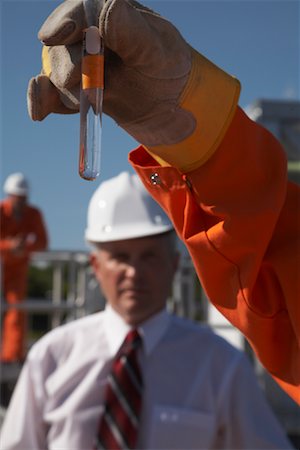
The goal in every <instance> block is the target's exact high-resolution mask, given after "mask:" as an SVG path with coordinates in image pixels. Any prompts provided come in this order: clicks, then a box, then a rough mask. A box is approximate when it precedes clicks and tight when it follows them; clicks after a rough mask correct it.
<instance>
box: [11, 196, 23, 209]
mask: <svg viewBox="0 0 300 450" xmlns="http://www.w3.org/2000/svg"><path fill="white" fill-rule="evenodd" d="M9 198H10V201H11V204H12V207H13V209H14V210H16V211H21V210H22V209H23V208H24V207H25V205H26V204H27V196H26V195H14V194H10V195H9Z"/></svg>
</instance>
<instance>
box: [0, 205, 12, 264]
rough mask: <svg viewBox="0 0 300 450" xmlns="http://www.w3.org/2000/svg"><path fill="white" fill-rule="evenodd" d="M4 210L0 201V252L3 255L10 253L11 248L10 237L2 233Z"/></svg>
mask: <svg viewBox="0 0 300 450" xmlns="http://www.w3.org/2000/svg"><path fill="white" fill-rule="evenodd" d="M4 220H5V219H4V210H3V203H2V202H1V203H0V254H1V256H5V255H6V254H9V253H10V250H11V248H12V245H11V239H10V238H8V237H7V236H5V235H4V233H3V223H4Z"/></svg>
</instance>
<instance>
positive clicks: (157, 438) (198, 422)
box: [149, 406, 216, 450]
mask: <svg viewBox="0 0 300 450" xmlns="http://www.w3.org/2000/svg"><path fill="white" fill-rule="evenodd" d="M215 429H216V419H215V416H214V415H213V414H211V413H207V412H201V411H195V410H191V409H184V408H174V407H170V406H155V407H154V410H153V415H152V420H151V423H150V430H149V449H155V450H158V449H172V450H175V449H180V450H191V449H209V448H210V446H211V445H212V442H213V440H214V437H215Z"/></svg>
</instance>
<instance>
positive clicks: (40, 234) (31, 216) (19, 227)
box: [0, 198, 48, 266]
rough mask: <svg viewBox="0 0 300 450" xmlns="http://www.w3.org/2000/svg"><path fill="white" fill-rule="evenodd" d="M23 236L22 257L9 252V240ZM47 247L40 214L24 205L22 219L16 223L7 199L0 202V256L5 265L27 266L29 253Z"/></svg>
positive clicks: (44, 229)
mask: <svg viewBox="0 0 300 450" xmlns="http://www.w3.org/2000/svg"><path fill="white" fill-rule="evenodd" d="M20 235H22V236H24V238H25V240H26V243H25V248H24V253H23V255H22V256H15V255H14V254H13V253H12V252H11V238H12V237H15V236H20ZM47 245H48V237H47V231H46V227H45V224H44V220H43V216H42V214H41V212H40V211H39V210H38V209H37V208H35V207H33V206H30V205H26V207H25V211H24V214H23V217H22V218H21V220H19V221H16V220H15V218H14V216H13V214H12V205H11V202H10V200H9V198H7V199H5V200H3V201H1V202H0V255H1V259H2V261H3V262H4V263H5V264H7V265H10V266H11V265H12V264H27V262H28V258H29V256H30V253H32V252H34V251H41V250H45V249H46V247H47Z"/></svg>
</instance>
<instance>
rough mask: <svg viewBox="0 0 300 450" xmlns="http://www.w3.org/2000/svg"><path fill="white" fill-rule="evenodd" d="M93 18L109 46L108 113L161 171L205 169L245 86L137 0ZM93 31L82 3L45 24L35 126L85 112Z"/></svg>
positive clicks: (117, 0) (114, 1)
mask: <svg viewBox="0 0 300 450" xmlns="http://www.w3.org/2000/svg"><path fill="white" fill-rule="evenodd" d="M93 14H94V17H93V20H94V23H96V24H97V25H98V26H99V30H100V35H101V37H102V38H103V39H104V44H105V88H104V102H103V111H104V113H106V114H108V115H109V116H111V117H112V118H113V119H114V120H115V121H116V122H117V123H118V124H119V125H120V126H121V127H122V128H123V129H124V130H126V131H127V132H128V133H129V134H130V135H132V136H133V137H134V138H135V139H136V140H137V141H139V142H140V143H141V144H143V145H144V146H145V147H146V149H147V150H148V151H149V153H150V154H152V155H153V156H154V157H155V158H156V159H157V160H158V161H159V162H160V163H161V164H164V165H165V164H171V165H173V166H175V167H178V168H179V169H180V170H183V171H188V170H191V169H193V168H195V167H196V166H198V165H200V164H202V163H203V162H205V160H207V159H208V158H209V156H210V155H211V154H212V153H213V151H214V150H215V148H216V146H217V144H218V143H219V142H220V140H221V138H222V137H223V135H224V133H225V131H226V129H227V127H228V126H229V123H230V121H231V118H232V116H233V114H234V110H235V107H236V104H237V101H238V95H239V83H238V81H237V80H236V79H234V78H233V77H231V76H229V75H227V74H226V73H225V72H223V71H222V70H221V69H219V68H218V67H216V66H215V65H214V64H213V63H211V62H210V61H208V60H207V59H206V58H204V57H203V56H202V55H200V54H199V53H197V52H196V51H195V50H193V49H192V48H191V47H190V46H189V45H188V44H187V43H186V42H185V40H184V39H183V37H182V36H181V35H180V33H179V32H178V30H177V29H176V28H175V27H174V26H173V25H172V24H171V23H170V22H169V21H167V20H166V19H164V18H162V17H161V16H159V15H158V14H157V13H155V12H153V11H151V10H150V9H148V8H145V7H144V6H142V5H140V4H138V3H137V2H135V1H134V0H107V1H105V2H104V1H103V0H96V10H95V11H94V13H93ZM86 26H87V24H86V22H85V14H84V9H83V3H82V0H66V1H65V2H64V3H62V4H61V5H60V6H58V7H57V8H56V9H55V10H54V11H53V12H52V14H51V15H50V16H49V17H48V18H47V19H46V21H45V22H44V24H43V25H42V27H41V29H40V31H39V34H38V37H39V39H40V40H41V41H42V42H43V43H44V45H45V46H44V48H43V55H42V62H43V68H42V72H41V74H40V75H38V76H37V77H35V78H32V79H31V80H30V82H29V87H28V95H27V98H28V110H29V115H30V116H31V118H32V119H33V120H43V119H44V118H45V117H46V116H47V115H48V114H49V113H51V112H54V113H62V114H68V113H74V112H78V111H79V89H80V79H81V52H82V38H83V30H84V28H86ZM200 125H201V129H200ZM195 143H197V147H199V143H200V144H201V154H199V148H198V150H197V149H195ZM182 144H183V148H184V150H185V153H186V154H185V156H184V157H183V156H180V155H181V152H182ZM187 155H188V157H187Z"/></svg>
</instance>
